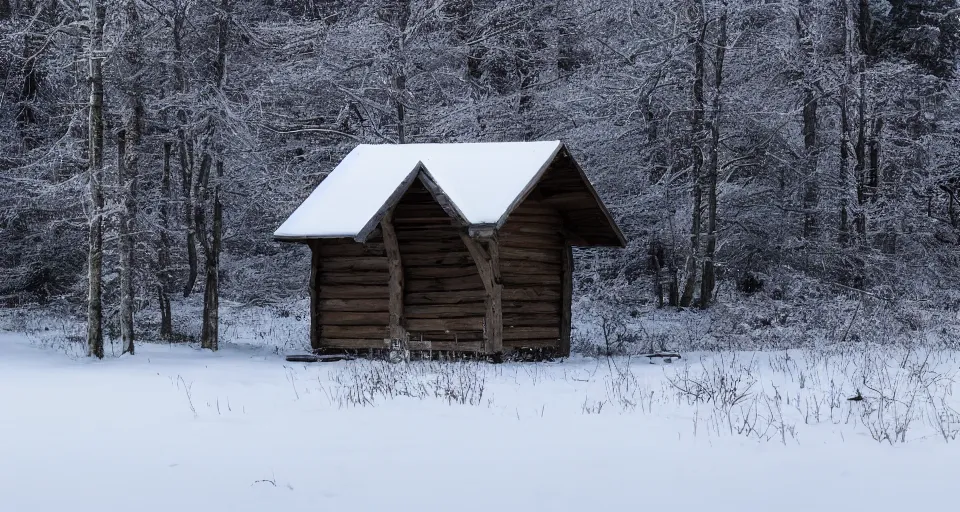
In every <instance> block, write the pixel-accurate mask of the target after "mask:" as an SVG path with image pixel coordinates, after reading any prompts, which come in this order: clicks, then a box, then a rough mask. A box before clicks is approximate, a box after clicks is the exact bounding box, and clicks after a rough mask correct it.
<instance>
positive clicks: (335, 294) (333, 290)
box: [318, 284, 390, 299]
mask: <svg viewBox="0 0 960 512" xmlns="http://www.w3.org/2000/svg"><path fill="white" fill-rule="evenodd" d="M318 297H320V298H321V299H381V298H383V299H389V298H390V289H389V288H388V287H387V286H383V285H352V284H347V285H328V286H324V287H323V288H321V289H320V291H319V293H318Z"/></svg>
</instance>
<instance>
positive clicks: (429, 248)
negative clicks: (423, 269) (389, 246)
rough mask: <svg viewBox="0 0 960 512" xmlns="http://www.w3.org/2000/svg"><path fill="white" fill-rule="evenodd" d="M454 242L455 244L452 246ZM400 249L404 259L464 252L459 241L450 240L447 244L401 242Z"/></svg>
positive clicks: (436, 242) (441, 242) (442, 242)
mask: <svg viewBox="0 0 960 512" xmlns="http://www.w3.org/2000/svg"><path fill="white" fill-rule="evenodd" d="M454 242H456V243H455V244H454ZM400 249H401V252H403V256H404V258H405V259H406V258H409V257H411V256H421V255H427V256H438V255H443V254H444V253H447V252H457V253H463V252H464V247H463V244H462V243H460V240H459V239H458V240H451V241H449V242H444V241H440V240H438V241H434V242H426V241H423V242H420V241H417V242H408V241H403V240H401V242H400Z"/></svg>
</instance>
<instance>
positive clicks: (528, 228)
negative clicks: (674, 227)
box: [500, 224, 562, 236]
mask: <svg viewBox="0 0 960 512" xmlns="http://www.w3.org/2000/svg"><path fill="white" fill-rule="evenodd" d="M561 232H562V227H561V225H559V224H557V225H555V226H554V225H546V224H514V225H511V226H504V227H502V228H500V233H501V234H504V235H514V236H519V235H525V234H531V235H556V234H559V233H561Z"/></svg>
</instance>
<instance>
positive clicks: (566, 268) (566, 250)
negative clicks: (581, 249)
mask: <svg viewBox="0 0 960 512" xmlns="http://www.w3.org/2000/svg"><path fill="white" fill-rule="evenodd" d="M561 268H562V272H563V276H562V284H561V289H560V294H561V299H560V301H561V304H560V356H561V357H569V356H570V326H571V318H570V315H571V311H570V309H571V307H572V306H573V247H572V246H571V245H570V242H566V243H564V247H563V264H562V265H561Z"/></svg>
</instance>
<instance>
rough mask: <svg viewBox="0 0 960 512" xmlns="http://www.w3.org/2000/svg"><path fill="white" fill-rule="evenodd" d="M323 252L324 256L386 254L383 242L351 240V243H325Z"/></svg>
mask: <svg viewBox="0 0 960 512" xmlns="http://www.w3.org/2000/svg"><path fill="white" fill-rule="evenodd" d="M321 247H322V248H321V250H320V251H321V254H322V255H323V257H324V258H331V257H337V256H381V257H383V256H385V255H386V253H385V252H384V249H383V244H382V243H366V244H361V243H357V242H351V243H350V244H323V245H322V246H321Z"/></svg>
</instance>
